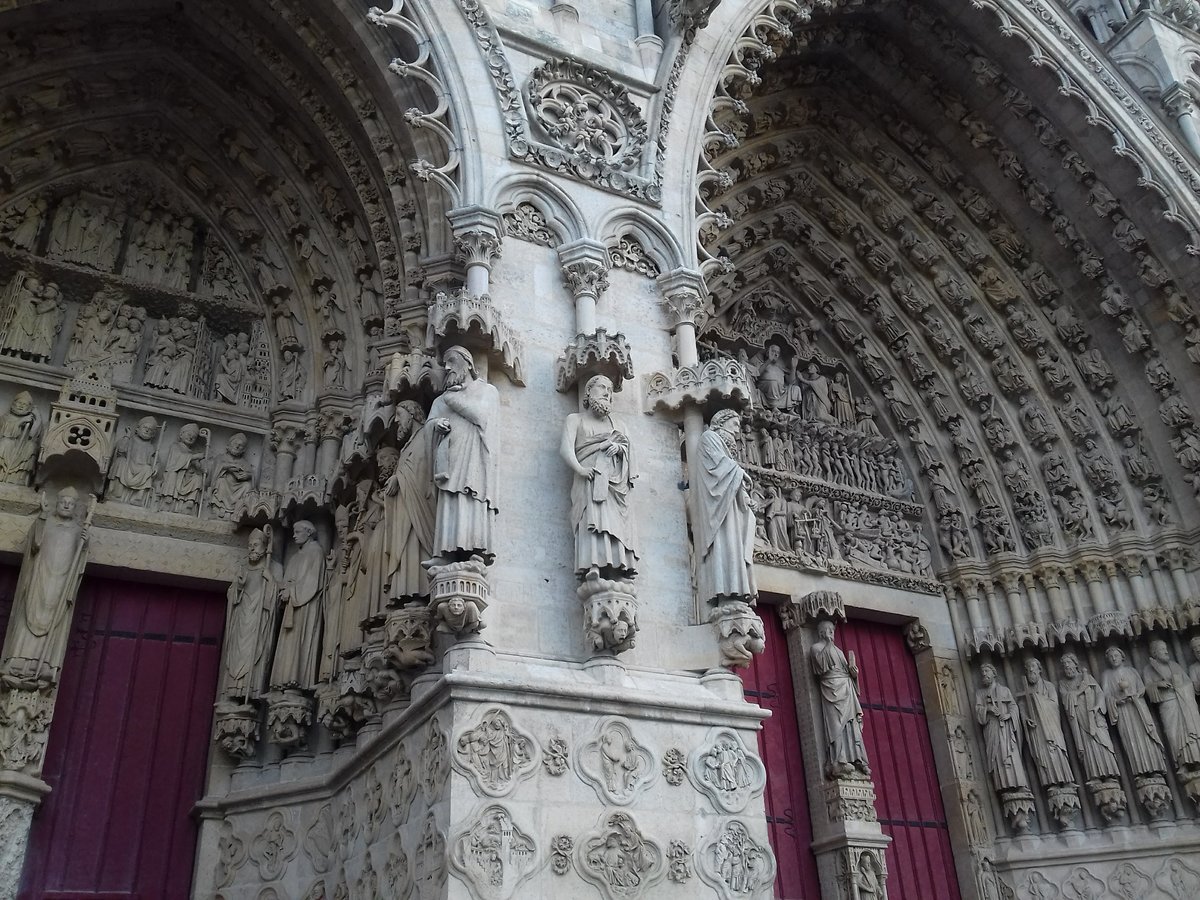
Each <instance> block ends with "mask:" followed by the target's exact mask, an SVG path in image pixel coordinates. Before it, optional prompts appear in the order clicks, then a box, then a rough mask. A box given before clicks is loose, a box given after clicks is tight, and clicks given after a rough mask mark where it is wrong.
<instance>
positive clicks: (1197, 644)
mask: <svg viewBox="0 0 1200 900" xmlns="http://www.w3.org/2000/svg"><path fill="white" fill-rule="evenodd" d="M1188 646H1189V647H1191V648H1192V655H1193V656H1195V657H1196V661H1197V662H1200V634H1198V635H1196V636H1195V637H1194V638H1192V640H1191V643H1190V644H1188Z"/></svg>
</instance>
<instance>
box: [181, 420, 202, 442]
mask: <svg viewBox="0 0 1200 900" xmlns="http://www.w3.org/2000/svg"><path fill="white" fill-rule="evenodd" d="M199 436H200V429H198V428H197V427H196V426H195V425H184V426H183V427H182V428H180V429H179V440H180V441H181V442H182V443H183V444H184V445H186V446H188V447H190V446H192V444H194V443H196V438H198V437H199Z"/></svg>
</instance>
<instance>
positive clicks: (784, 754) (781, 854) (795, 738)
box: [742, 603, 821, 900]
mask: <svg viewBox="0 0 1200 900" xmlns="http://www.w3.org/2000/svg"><path fill="white" fill-rule="evenodd" d="M758 612H759V615H760V616H761V617H762V620H763V627H764V629H765V630H766V635H767V651H766V653H764V654H762V655H761V656H759V657H756V658H755V660H754V664H753V665H752V666H751V667H750V668H748V669H746V670H745V671H744V672H743V673H742V684H743V686H744V689H745V693H746V699H747V700H749V701H750V702H752V703H757V704H758V705H759V706H762V707H763V708H764V709H769V710H770V711H771V718H769V719H767V720H766V721H765V722H764V723H763V729H762V731H761V732H759V735H758V752H759V754H760V755H761V756H762V760H763V763H764V764H765V765H766V767H767V791H766V795H765V799H766V805H767V827H768V831H769V833H770V836H771V849H773V850H774V851H775V859H776V861H777V862H778V864H779V874H778V875H777V876H776V878H775V896H776V897H777V898H779V900H819V898H820V896H821V888H820V883H819V882H818V880H817V863H816V860H815V858H814V857H813V853H812V847H811V845H812V823H811V821H810V819H809V817H808V791H807V788H806V785H805V781H804V763H803V760H802V759H801V757H800V731H799V728H798V727H797V724H796V696H795V692H794V691H793V689H792V669H791V664H790V663H789V661H788V650H787V635H785V634H784V631H783V625H782V624H781V623H780V621H779V613H778V612H776V611H775V607H773V606H769V605H767V604H765V603H764V604H762V605H760V606H759V607H758Z"/></svg>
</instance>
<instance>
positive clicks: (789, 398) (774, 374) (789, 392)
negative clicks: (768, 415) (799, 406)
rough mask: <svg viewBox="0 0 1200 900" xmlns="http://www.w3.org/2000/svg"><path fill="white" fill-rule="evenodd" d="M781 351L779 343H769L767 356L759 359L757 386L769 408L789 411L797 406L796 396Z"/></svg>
mask: <svg viewBox="0 0 1200 900" xmlns="http://www.w3.org/2000/svg"><path fill="white" fill-rule="evenodd" d="M781 353H782V351H781V350H780V349H779V345H778V344H768V345H767V356H766V358H765V359H763V360H761V361H758V382H757V387H758V391H759V394H760V395H761V396H762V400H763V403H764V404H765V405H766V407H767V408H768V409H777V410H780V411H783V412H787V411H790V410H792V409H793V408H794V407H795V406H796V396H795V390H794V388H793V386H792V385H791V383H790V379H789V377H788V371H787V369H786V368H784V365H783V360H782V359H781Z"/></svg>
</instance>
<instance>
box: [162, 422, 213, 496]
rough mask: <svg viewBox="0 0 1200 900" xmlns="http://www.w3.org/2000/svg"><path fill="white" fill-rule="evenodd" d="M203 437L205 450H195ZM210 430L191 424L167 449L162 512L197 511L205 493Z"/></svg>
mask: <svg viewBox="0 0 1200 900" xmlns="http://www.w3.org/2000/svg"><path fill="white" fill-rule="evenodd" d="M201 437H203V438H204V449H203V450H199V449H197V447H196V441H198V440H199V439H200V438H201ZM208 438H209V432H208V429H207V428H200V427H199V426H198V425H195V424H194V423H190V422H189V423H188V424H186V425H184V426H182V427H181V428H180V429H179V434H178V435H176V436H175V441H174V442H173V443H172V444H171V446H170V447H168V448H167V456H166V459H164V460H163V468H162V477H161V480H160V481H159V487H158V492H159V496H160V497H161V498H162V500H163V509H164V510H166V511H168V512H177V513H186V514H187V515H191V514H192V513H194V512H196V508H197V506H198V505H199V503H200V498H201V495H202V493H203V491H204V479H205V472H204V465H203V463H204V459H205V457H207V456H208Z"/></svg>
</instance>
